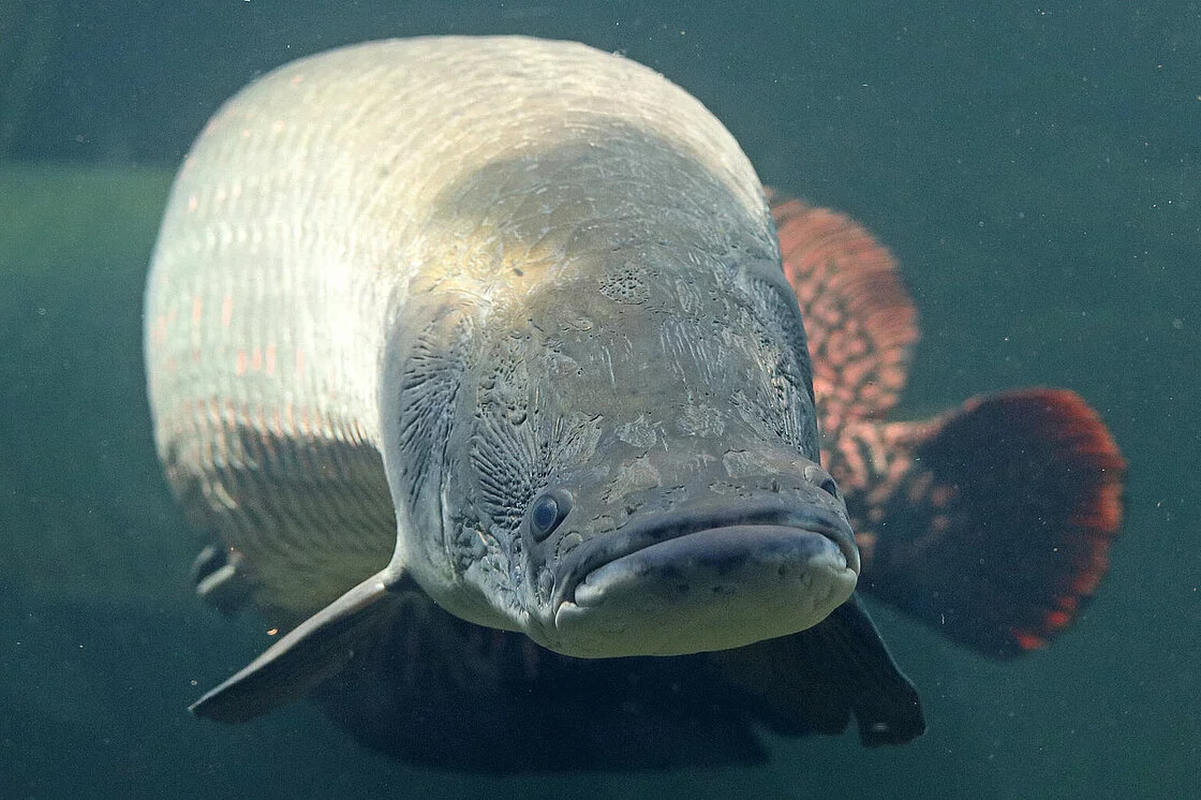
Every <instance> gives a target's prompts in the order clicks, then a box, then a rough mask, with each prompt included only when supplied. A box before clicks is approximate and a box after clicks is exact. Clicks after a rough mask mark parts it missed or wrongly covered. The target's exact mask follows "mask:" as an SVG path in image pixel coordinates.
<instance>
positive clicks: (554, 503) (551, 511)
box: [530, 489, 571, 542]
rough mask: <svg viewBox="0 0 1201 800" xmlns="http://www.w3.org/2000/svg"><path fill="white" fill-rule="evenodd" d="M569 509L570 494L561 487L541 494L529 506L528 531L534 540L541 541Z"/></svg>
mask: <svg viewBox="0 0 1201 800" xmlns="http://www.w3.org/2000/svg"><path fill="white" fill-rule="evenodd" d="M569 511H571V495H570V494H569V493H568V492H567V491H566V490H563V489H558V490H555V491H551V492H547V493H546V494H544V495H541V496H540V497H539V498H538V499H537V500H535V501H534V504H533V505H532V506H531V507H530V533H531V534H533V537H534V541H536V542H541V541H542V540H543V539H545V538H546V537H547V536H550V534H551V532H552V531H554V529H555V528H557V527H559V523H560V522H562V521H563V519H564V517H566V516H567V512H569Z"/></svg>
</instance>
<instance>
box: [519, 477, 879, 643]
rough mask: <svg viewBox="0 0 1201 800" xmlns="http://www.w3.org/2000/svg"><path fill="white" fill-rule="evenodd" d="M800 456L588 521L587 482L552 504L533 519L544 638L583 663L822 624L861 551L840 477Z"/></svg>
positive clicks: (628, 502) (539, 502)
mask: <svg viewBox="0 0 1201 800" xmlns="http://www.w3.org/2000/svg"><path fill="white" fill-rule="evenodd" d="M791 461H792V463H790V464H788V465H787V466H788V467H789V469H788V470H787V471H786V472H785V471H773V470H759V471H755V472H751V471H748V470H742V471H740V472H738V473H737V476H736V477H735V476H733V475H731V474H730V470H728V469H725V468H723V469H721V470H720V471H719V472H715V471H713V470H708V471H705V472H702V473H701V474H694V475H692V476H691V477H692V479H691V480H688V481H685V482H671V483H670V484H662V485H659V486H657V487H654V488H650V487H648V488H646V489H641V490H638V491H637V492H634V493H630V494H628V495H627V496H625V497H624V498H622V508H621V509H619V510H616V511H615V510H614V509H613V508H612V507H611V505H610V504H603V503H598V504H597V505H598V511H599V512H600V513H589V510H588V509H586V508H585V506H586V505H587V504H588V491H587V490H586V489H585V488H583V487H579V488H575V489H568V488H563V487H560V488H556V489H553V490H550V491H547V492H545V493H543V494H542V495H540V496H539V497H538V498H536V499H535V500H534V501H533V502H532V503H531V505H530V507H529V510H528V511H527V514H526V519H525V521H524V522H523V539H524V544H525V547H526V550H527V555H528V556H529V559H530V561H529V562H528V563H529V565H530V568H531V571H530V573H529V574H530V575H531V576H532V577H534V576H536V578H535V581H536V588H535V591H536V593H537V597H538V602H537V603H536V606H537V610H536V611H535V613H534V615H533V616H535V617H537V618H538V620H537V622H538V624H537V626H536V628H537V630H536V631H535V632H532V633H534V635H535V638H536V639H538V640H539V641H540V642H541V643H542V644H544V645H546V646H548V647H550V648H551V649H554V650H557V651H559V652H562V653H565V654H568V655H576V656H585V657H587V656H593V657H613V656H624V655H675V654H683V653H690V652H702V651H707V650H719V649H727V648H730V647H739V646H742V645H745V644H750V643H753V642H755V641H759V640H762V639H767V638H774V637H776V636H784V635H788V634H791V633H795V632H796V631H799V630H803V629H805V628H807V627H810V626H812V625H815V624H817V623H818V622H820V621H821V620H822V619H824V618H825V617H826V616H827V615H828V614H829V613H830V612H831V611H833V610H834V608H836V607H838V606H839V605H841V604H842V603H843V602H845V601H846V600H847V598H849V597H850V595H851V593H852V591H853V590H854V588H855V584H856V581H857V579H858V574H859V569H860V558H859V551H858V548H857V547H856V545H855V538H854V533H853V531H852V529H851V526H850V523H849V522H848V520H847V514H846V509H845V505H844V504H843V501H842V499H841V497H840V496H839V494H838V490H837V486H836V485H835V483H834V481H833V479H832V478H831V477H830V476H829V474H828V473H827V472H825V470H823V469H821V467H819V466H817V465H816V464H814V463H813V462H809V461H807V460H803V459H796V458H795V457H794V458H793V459H791ZM799 461H803V463H798V462H799ZM618 479H619V480H620V476H619V477H618ZM573 509H574V511H573ZM605 512H608V513H605ZM621 512H624V515H623V514H622V513H621ZM590 523H591V524H592V527H591V529H590V528H589V524H590ZM531 610H532V611H534V609H531Z"/></svg>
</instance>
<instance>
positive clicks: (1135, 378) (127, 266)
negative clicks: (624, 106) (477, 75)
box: [0, 0, 1201, 800]
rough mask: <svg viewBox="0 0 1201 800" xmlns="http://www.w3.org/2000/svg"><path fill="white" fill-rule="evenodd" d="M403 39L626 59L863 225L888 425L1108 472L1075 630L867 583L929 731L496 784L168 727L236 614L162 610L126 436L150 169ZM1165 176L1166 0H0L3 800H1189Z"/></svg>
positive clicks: (1185, 19)
mask: <svg viewBox="0 0 1201 800" xmlns="http://www.w3.org/2000/svg"><path fill="white" fill-rule="evenodd" d="M431 33H460V34H494V33H527V34H533V35H539V36H546V37H553V38H568V39H578V40H581V41H584V42H587V43H589V44H592V45H595V46H597V47H600V48H603V49H606V50H619V51H622V52H624V53H626V54H627V55H629V56H630V57H631V58H633V59H635V60H637V61H640V62H642V63H645V64H648V65H650V66H651V67H653V68H654V69H656V70H658V71H660V72H663V73H665V74H666V75H667V76H668V77H669V78H671V79H672V80H674V81H676V82H677V83H679V84H680V85H682V86H683V87H684V88H686V89H687V90H689V91H690V92H692V93H693V94H694V95H696V96H697V97H698V98H700V99H701V100H702V101H703V102H704V103H705V104H706V105H708V107H709V108H710V109H712V110H713V111H714V113H716V115H717V116H718V117H719V118H721V119H722V120H723V121H724V122H725V124H726V125H727V126H728V127H729V128H730V130H731V131H732V132H733V133H734V135H735V136H736V137H737V138H738V139H739V141H740V142H741V143H742V145H743V147H744V149H745V150H746V152H747V153H748V155H749V156H750V158H751V160H752V161H753V162H754V164H755V166H756V168H757V169H758V171H759V174H760V176H761V177H762V179H763V180H764V182H766V183H769V184H772V185H774V186H777V187H779V188H781V189H783V190H786V191H788V192H789V193H791V194H796V195H799V196H802V197H805V198H807V199H809V200H811V201H813V202H816V203H819V204H824V205H829V206H833V207H836V208H839V209H841V210H843V211H846V212H849V213H850V214H852V215H853V216H855V217H856V218H857V219H859V220H860V221H861V222H863V223H865V224H866V225H867V226H868V227H870V228H871V229H872V230H873V231H874V232H875V233H876V234H877V235H878V236H879V237H880V238H881V239H882V240H883V241H884V242H885V243H886V244H887V245H888V246H889V247H891V249H892V250H893V252H894V253H895V254H896V255H897V256H898V258H899V260H900V261H901V264H902V270H903V274H904V277H905V280H906V281H907V283H908V285H909V287H910V289H911V291H912V292H913V295H914V299H915V301H916V304H917V306H918V309H919V311H920V314H921V326H922V331H923V339H922V341H921V343H920V344H919V346H918V348H917V355H916V362H915V364H914V368H913V372H912V378H911V381H910V386H909V389H908V391H907V393H906V395H905V399H904V402H903V409H902V411H903V413H904V414H906V415H914V416H919V415H920V416H924V415H926V414H928V413H931V412H933V411H936V410H939V409H942V408H944V407H946V406H949V405H951V404H956V403H958V402H960V401H962V400H963V399H965V398H966V397H968V396H969V395H972V394H976V393H979V392H983V391H989V390H997V389H1002V388H1006V387H1015V386H1026V385H1056V386H1066V387H1069V388H1072V389H1075V390H1077V391H1078V392H1080V393H1081V394H1083V395H1084V397H1085V398H1086V399H1087V400H1088V401H1089V402H1090V403H1091V404H1093V405H1094V407H1096V408H1097V409H1098V410H1099V411H1100V413H1101V414H1102V415H1103V417H1104V418H1105V420H1106V421H1107V422H1108V424H1109V425H1110V427H1111V429H1112V431H1113V433H1114V436H1115V437H1116V439H1117V441H1118V443H1119V444H1120V446H1121V447H1122V448H1123V451H1124V453H1125V455H1126V457H1127V459H1128V461H1129V486H1128V490H1127V494H1126V498H1127V519H1126V523H1125V525H1124V528H1123V534H1122V536H1121V538H1120V539H1119V540H1118V542H1117V544H1116V545H1115V547H1114V548H1113V550H1112V552H1111V559H1112V570H1111V572H1110V574H1109V575H1108V577H1107V579H1106V580H1105V582H1104V583H1103V584H1102V586H1101V589H1100V591H1099V592H1098V595H1097V597H1096V599H1095V601H1094V602H1093V603H1092V604H1091V605H1090V606H1088V608H1087V610H1086V611H1085V613H1084V614H1083V616H1082V618H1081V619H1080V620H1079V622H1078V623H1077V624H1076V625H1075V626H1074V627H1073V628H1072V629H1071V630H1069V631H1068V632H1067V633H1066V634H1065V635H1064V636H1062V637H1061V638H1060V639H1059V640H1058V641H1057V642H1055V643H1054V645H1053V646H1052V647H1051V648H1049V649H1048V650H1046V651H1043V652H1038V653H1035V654H1033V655H1030V656H1027V657H1025V658H1023V659H1020V660H1018V661H1015V662H1011V663H1004V664H998V663H993V662H989V661H986V660H983V659H981V658H980V657H977V656H975V655H972V654H971V653H968V652H966V651H964V650H962V649H958V648H956V647H955V646H953V645H951V644H949V643H947V642H946V641H944V640H943V639H941V638H940V637H938V635H937V634H936V633H935V632H933V631H931V630H929V629H927V628H925V627H922V626H920V625H918V624H917V623H914V622H912V621H910V620H908V619H905V618H902V617H900V616H898V615H897V614H895V613H892V612H890V611H889V610H888V609H884V608H881V607H879V606H878V605H873V606H872V608H873V613H874V614H875V617H876V620H877V623H878V624H879V626H880V628H881V630H882V632H883V634H884V636H885V638H886V639H887V640H888V641H889V643H890V645H891V647H892V649H893V652H894V654H895V655H896V657H897V659H898V661H899V662H900V663H901V664H902V665H903V666H904V668H905V669H906V671H907V672H908V674H909V676H910V677H911V678H912V679H913V680H914V682H915V683H916V684H917V685H918V687H919V689H920V690H921V692H922V694H923V698H924V702H925V707H926V716H927V720H928V723H929V731H928V733H926V735H925V736H924V737H922V738H921V739H919V740H918V741H916V742H915V743H913V744H911V745H908V746H904V747H900V748H890V749H883V750H872V751H868V750H864V749H862V748H860V746H859V744H858V742H857V740H856V736H855V735H854V733H853V732H852V733H849V734H847V735H846V736H844V737H841V738H821V739H771V740H770V746H771V750H772V761H771V763H770V764H768V765H767V766H763V767H755V768H745V769H737V768H728V769H719V770H718V769H715V770H696V771H680V772H667V773H655V772H641V773H628V774H625V773H602V774H580V775H550V776H546V775H531V776H517V777H507V778H496V777H487V776H476V775H463V774H455V773H449V772H437V771H432V770H427V769H417V768H412V767H408V766H406V765H404V764H401V763H398V762H395V761H390V760H388V759H386V758H383V757H380V756H376V755H373V754H372V753H369V752H367V751H365V750H362V749H360V748H359V747H358V746H356V745H355V744H354V743H353V742H352V741H351V740H350V739H349V738H348V737H347V736H346V735H345V734H343V733H342V732H341V731H340V730H338V729H337V728H336V727H335V726H334V725H333V724H332V723H330V722H329V721H327V719H326V718H324V717H323V716H322V715H321V714H319V713H318V712H317V711H316V710H314V709H312V708H309V707H305V706H297V707H293V708H289V709H287V710H285V711H283V712H281V713H278V714H274V715H272V716H269V717H267V718H266V719H261V720H257V721H255V722H252V723H248V724H246V725H242V726H238V727H226V726H219V725H215V724H210V723H206V722H203V721H200V720H196V719H193V718H192V717H191V716H190V715H189V714H188V713H187V711H186V710H185V707H186V705H187V704H188V702H190V701H191V700H193V699H195V698H196V697H197V696H198V694H199V693H200V692H201V691H203V690H204V689H206V688H208V687H211V686H212V685H214V684H215V683H216V682H218V681H219V680H221V679H223V678H224V677H226V676H227V675H228V674H230V673H231V672H232V671H234V670H235V669H237V668H239V667H241V666H242V665H243V664H244V663H245V662H246V661H248V660H249V658H250V657H251V656H252V655H254V654H255V653H256V652H257V650H258V648H259V642H260V640H261V632H260V631H259V630H258V629H257V621H256V620H255V619H253V617H251V616H247V617H246V618H243V619H241V620H240V621H237V622H233V623H231V622H228V621H226V620H223V619H221V618H219V617H218V616H217V615H215V614H214V613H212V612H211V611H210V610H209V609H207V608H204V607H202V606H201V604H200V603H199V602H198V601H196V600H194V599H193V596H192V593H191V590H190V585H189V581H188V575H187V573H188V567H189V564H190V561H191V559H192V557H193V555H194V554H195V552H196V550H197V549H198V546H199V540H198V539H197V538H196V537H195V536H194V535H193V534H191V533H190V532H188V530H187V529H186V528H185V526H184V524H183V520H182V518H181V516H180V514H179V513H178V512H177V511H176V509H175V507H174V505H173V504H172V502H171V498H170V496H169V494H168V491H167V488H166V485H165V483H164V481H163V479H162V477H161V474H160V472H159V469H158V465H157V463H156V460H155V458H154V452H153V446H152V442H151V438H150V422H149V412H148V409H147V405H146V400H145V396H144V390H143V382H144V378H143V374H142V362H141V355H140V344H141V328H140V325H141V323H140V306H141V294H142V281H143V277H144V273H145V270H146V265H147V262H148V258H149V254H150V250H151V247H152V245H153V241H154V236H155V231H156V228H157V224H158V219H159V216H160V214H161V211H162V208H163V205H164V203H165V200H166V193H167V191H168V188H169V185H170V180H171V175H172V173H173V171H174V169H175V168H176V166H177V165H178V163H179V162H180V160H181V158H182V156H183V154H184V152H185V151H186V149H187V147H188V146H189V144H190V142H191V140H192V139H193V138H194V137H195V135H196V134H197V133H198V132H199V130H200V128H201V126H202V125H203V123H204V121H205V120H206V119H207V117H208V116H209V115H210V114H211V113H212V112H213V111H214V110H215V109H216V107H217V106H218V104H219V103H220V102H221V101H222V100H224V99H225V98H226V97H227V96H229V95H230V94H232V93H233V92H234V91H236V90H237V89H239V88H240V87H241V86H243V85H244V84H245V83H247V82H248V81H249V80H251V79H252V78H253V77H255V76H256V75H259V74H261V73H262V72H264V71H266V70H268V69H270V68H272V67H275V66H277V65H279V64H282V63H284V62H286V61H288V60H291V59H293V58H296V57H299V56H302V55H307V54H310V53H313V52H317V51H320V50H323V49H327V48H330V47H334V46H337V45H341V44H347V43H351V42H358V41H363V40H368V39H377V38H386V37H392V36H411V35H418V34H431ZM1199 161H1201V6H1199V5H1198V4H1197V3H1195V2H1181V1H1179V0H1177V1H1176V2H1155V3H1146V2H1142V3H1140V2H1125V1H1123V0H1101V1H1098V2H1081V3H1068V2H1056V1H1054V0H1050V1H1048V2H1041V3H1039V2H1009V3H988V4H968V3H955V2H937V1H935V0H915V1H913V2H904V3H902V2H864V3H856V2H848V0H823V1H822V2H802V1H801V0H795V1H794V2H786V3H785V2H779V3H745V2H712V1H711V0H700V1H699V2H662V3H633V2H620V1H613V0H611V1H610V2H606V3H595V4H584V3H580V4H575V3H571V4H568V3H563V4H554V3H534V2H525V0H520V1H519V2H505V3H501V2H465V3H451V2H445V0H433V1H432V2H421V3H417V2H412V3H410V2H395V3H387V2H377V1H376V0H361V1H360V2H351V3H323V2H317V0H302V1H294V2H288V3H284V2H267V0H223V1H221V2H217V1H216V0H206V1H203V2H191V3H176V2H163V1H162V0H127V1H126V2H121V3H93V2H89V1H87V0H74V1H73V2H38V1H37V0H0V797H4V798H8V797H13V798H23V797H34V798H41V797H165V796H174V797H219V796H247V797H335V796H360V797H363V796H422V797H480V796H486V797H489V798H496V799H497V800H499V798H506V797H527V796H554V795H560V794H562V795H570V796H574V797H580V798H590V797H596V798H610V797H612V798H621V797H641V796H645V795H647V794H651V793H653V794H655V795H656V796H662V797H675V796H685V797H689V798H696V799H699V798H710V797H731V796H743V795H748V796H749V795H752V794H754V795H757V796H766V797H818V796H821V797H843V796H845V797H921V798H932V797H962V796H972V797H981V798H993V797H996V798H1002V797H1004V798H1008V797H1088V798H1098V797H1116V798H1127V797H1130V798H1134V797H1197V796H1201V544H1199V542H1198V528H1199V525H1198V522H1199V520H1198V517H1199V516H1201V514H1199V510H1201V477H1199V476H1201V359H1199V354H1201V258H1199V256H1201V197H1199V187H1201V169H1199ZM579 724H580V726H581V727H586V726H587V725H588V724H589V721H588V720H587V719H581V720H579ZM562 746H563V747H571V746H572V732H571V731H570V730H565V731H563V736H562Z"/></svg>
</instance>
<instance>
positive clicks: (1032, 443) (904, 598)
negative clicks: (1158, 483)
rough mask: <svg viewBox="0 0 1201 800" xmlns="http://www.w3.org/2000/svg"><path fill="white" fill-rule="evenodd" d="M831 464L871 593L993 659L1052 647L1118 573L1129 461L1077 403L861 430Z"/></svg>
mask: <svg viewBox="0 0 1201 800" xmlns="http://www.w3.org/2000/svg"><path fill="white" fill-rule="evenodd" d="M830 456H831V463H830V465H829V466H830V470H831V472H832V473H834V474H835V477H836V478H837V479H838V480H839V484H840V485H841V486H842V487H843V491H844V492H845V494H846V496H847V505H848V508H850V510H851V513H852V516H853V517H855V518H856V519H855V529H856V530H857V531H860V532H861V534H860V535H861V541H860V544H861V549H862V550H863V551H864V569H863V578H862V579H861V580H860V583H859V585H860V588H861V589H864V590H865V591H867V592H868V593H870V594H872V595H874V596H876V597H878V598H880V599H881V600H885V601H887V602H889V603H891V604H893V605H896V606H898V607H899V608H901V609H903V610H905V611H907V612H909V613H911V614H913V615H915V616H917V617H919V618H921V619H923V620H925V621H926V622H929V623H931V624H932V625H934V626H935V627H937V628H938V630H940V631H942V632H943V633H945V634H946V635H947V636H948V637H950V638H951V639H953V640H955V641H958V642H960V643H962V644H965V645H967V646H969V647H971V648H973V649H975V650H977V651H979V652H981V653H984V654H986V655H990V656H993V657H998V658H1008V657H1012V656H1015V655H1018V654H1019V653H1022V652H1024V651H1027V650H1032V649H1036V648H1039V647H1042V646H1043V645H1044V644H1045V643H1046V642H1047V641H1048V640H1049V639H1051V638H1052V637H1054V636H1055V635H1056V634H1058V633H1059V632H1060V631H1062V630H1063V629H1064V628H1065V627H1067V626H1068V624H1070V623H1071V621H1072V620H1073V619H1074V618H1075V616H1076V615H1077V613H1078V612H1079V610H1080V608H1081V606H1082V605H1083V604H1084V603H1085V602H1087V600H1088V599H1089V597H1090V596H1091V595H1092V594H1093V591H1094V590H1095V589H1096V587H1097V584H1098V582H1099V581H1100V579H1101V577H1102V575H1103V574H1104V573H1105V571H1106V569H1107V567H1108V561H1107V557H1106V555H1107V551H1108V550H1109V545H1110V543H1111V541H1112V540H1113V538H1114V536H1115V535H1116V534H1117V530H1118V526H1119V524H1120V522H1121V517H1122V501H1121V495H1122V481H1123V477H1124V472H1125V462H1124V461H1123V459H1122V456H1121V454H1120V453H1119V451H1118V448H1117V446H1116V445H1115V444H1114V442H1113V439H1112V438H1111V437H1110V435H1109V432H1108V431H1107V430H1106V428H1105V425H1104V423H1102V422H1101V420H1100V419H1099V418H1098V416H1097V414H1096V413H1095V412H1094V411H1093V410H1092V409H1091V408H1089V407H1088V405H1087V404H1086V403H1085V402H1084V401H1083V400H1082V399H1081V398H1080V397H1079V396H1078V395H1076V394H1075V393H1073V392H1069V391H1065V390H1051V389H1027V390H1021V391H1014V392H1007V393H1004V394H998V395H992V396H988V397H981V398H975V399H972V400H969V401H968V402H967V403H965V404H964V405H963V407H962V408H960V409H959V410H957V411H954V412H951V413H949V414H946V415H943V416H941V417H939V418H937V419H935V420H933V421H931V422H926V423H903V422H902V423H877V422H852V423H849V424H848V425H847V426H846V428H845V429H844V430H843V432H842V436H841V437H840V439H839V441H838V443H837V444H836V446H835V447H834V448H832V450H831V452H830Z"/></svg>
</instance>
